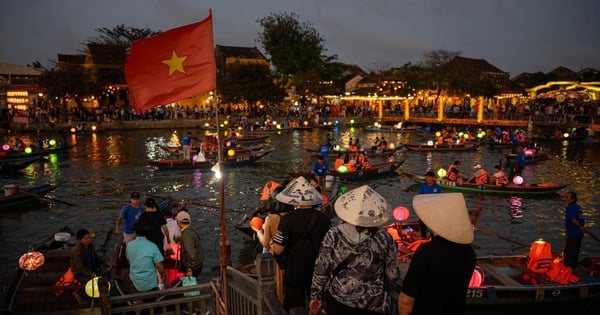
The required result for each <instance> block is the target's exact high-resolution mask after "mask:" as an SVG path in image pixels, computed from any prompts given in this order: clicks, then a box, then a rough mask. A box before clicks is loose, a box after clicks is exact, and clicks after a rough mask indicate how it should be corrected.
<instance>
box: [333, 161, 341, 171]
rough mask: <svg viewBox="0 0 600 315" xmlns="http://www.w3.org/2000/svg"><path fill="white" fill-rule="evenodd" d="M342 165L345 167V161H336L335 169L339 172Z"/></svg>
mask: <svg viewBox="0 0 600 315" xmlns="http://www.w3.org/2000/svg"><path fill="white" fill-rule="evenodd" d="M342 165H344V159H335V164H334V166H333V169H334V170H336V171H337V169H338V168H339V167H340V166H342Z"/></svg>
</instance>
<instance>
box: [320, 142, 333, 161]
mask: <svg viewBox="0 0 600 315" xmlns="http://www.w3.org/2000/svg"><path fill="white" fill-rule="evenodd" d="M330 149H331V146H329V145H328V144H327V143H324V144H321V145H320V146H319V148H318V150H319V153H320V154H321V155H322V156H323V157H324V158H328V157H329V150H330Z"/></svg>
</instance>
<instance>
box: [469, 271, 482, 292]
mask: <svg viewBox="0 0 600 315" xmlns="http://www.w3.org/2000/svg"><path fill="white" fill-rule="evenodd" d="M483 278H484V275H483V270H481V268H480V267H479V266H475V270H473V275H472V276H471V281H469V288H478V287H480V286H481V285H482V284H483Z"/></svg>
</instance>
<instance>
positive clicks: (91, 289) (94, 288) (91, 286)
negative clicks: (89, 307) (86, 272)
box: [85, 277, 110, 298]
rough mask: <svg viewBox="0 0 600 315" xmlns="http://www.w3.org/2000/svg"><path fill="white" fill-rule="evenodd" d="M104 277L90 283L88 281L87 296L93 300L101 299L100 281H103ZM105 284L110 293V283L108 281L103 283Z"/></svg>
mask: <svg viewBox="0 0 600 315" xmlns="http://www.w3.org/2000/svg"><path fill="white" fill-rule="evenodd" d="M101 278H102V277H95V278H92V279H90V281H88V282H87V283H86V284H85V294H87V295H88V296H89V297H92V298H97V297H100V288H98V281H99V280H100V279H101ZM103 282H104V283H106V285H107V286H108V289H107V292H108V291H110V282H108V281H103Z"/></svg>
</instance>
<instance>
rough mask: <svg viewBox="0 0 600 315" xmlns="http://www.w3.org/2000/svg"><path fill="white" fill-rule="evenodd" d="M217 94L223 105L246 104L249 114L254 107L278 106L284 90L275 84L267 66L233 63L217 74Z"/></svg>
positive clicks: (254, 109)
mask: <svg viewBox="0 0 600 315" xmlns="http://www.w3.org/2000/svg"><path fill="white" fill-rule="evenodd" d="M217 86H218V90H219V91H218V93H219V95H220V96H221V99H222V101H223V103H231V104H236V103H247V104H248V107H249V111H250V112H251V113H254V112H256V105H257V104H258V103H259V102H260V103H262V104H265V105H270V104H279V103H280V102H281V101H283V98H284V96H285V90H284V89H283V88H281V87H279V86H277V84H275V80H274V78H273V75H272V74H271V72H270V70H269V68H268V66H266V65H264V64H259V63H248V64H242V63H239V62H238V63H233V64H228V65H226V66H225V69H220V71H219V72H218V74H217Z"/></svg>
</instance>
